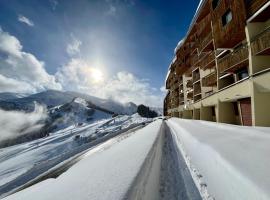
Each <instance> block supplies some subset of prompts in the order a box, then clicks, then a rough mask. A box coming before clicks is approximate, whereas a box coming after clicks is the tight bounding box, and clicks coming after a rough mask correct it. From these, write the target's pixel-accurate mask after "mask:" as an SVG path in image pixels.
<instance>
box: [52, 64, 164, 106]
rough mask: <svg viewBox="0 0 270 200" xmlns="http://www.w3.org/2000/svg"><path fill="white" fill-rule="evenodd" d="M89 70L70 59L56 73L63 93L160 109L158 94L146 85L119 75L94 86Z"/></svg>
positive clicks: (87, 66)
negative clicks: (82, 94)
mask: <svg viewBox="0 0 270 200" xmlns="http://www.w3.org/2000/svg"><path fill="white" fill-rule="evenodd" d="M93 69H95V68H93V67H91V65H90V64H88V63H87V62H86V61H84V60H82V59H72V60H71V61H70V62H69V63H68V64H67V65H65V66H63V67H62V68H60V69H59V70H58V72H57V73H56V79H57V81H59V82H60V83H61V84H62V85H63V86H64V89H65V90H74V91H80V92H84V93H88V94H90V95H94V96H97V97H100V98H106V99H107V98H110V99H113V100H115V101H119V102H122V103H126V102H134V103H136V104H146V105H150V106H161V105H162V99H163V97H162V95H160V94H157V92H156V89H155V88H152V87H151V86H150V84H149V81H147V80H144V79H139V78H137V77H136V76H134V75H133V74H132V73H129V72H124V71H123V72H118V73H117V74H115V75H114V76H113V77H111V78H108V79H107V80H104V79H103V80H101V81H100V82H95V80H94V79H93V77H92V76H93V73H94V70H93Z"/></svg>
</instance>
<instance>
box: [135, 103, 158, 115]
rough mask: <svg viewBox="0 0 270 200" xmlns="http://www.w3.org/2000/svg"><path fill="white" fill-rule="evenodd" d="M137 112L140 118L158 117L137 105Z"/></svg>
mask: <svg viewBox="0 0 270 200" xmlns="http://www.w3.org/2000/svg"><path fill="white" fill-rule="evenodd" d="M137 112H138V113H139V115H140V116H141V117H146V118H155V117H157V116H158V114H157V113H156V112H155V111H153V110H150V108H149V107H147V106H145V105H139V106H138V108H137Z"/></svg>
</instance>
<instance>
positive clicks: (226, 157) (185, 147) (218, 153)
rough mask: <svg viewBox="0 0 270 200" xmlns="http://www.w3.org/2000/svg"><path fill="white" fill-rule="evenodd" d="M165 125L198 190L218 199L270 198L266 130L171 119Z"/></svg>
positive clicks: (269, 135) (268, 132) (269, 134)
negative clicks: (191, 170) (193, 171)
mask: <svg viewBox="0 0 270 200" xmlns="http://www.w3.org/2000/svg"><path fill="white" fill-rule="evenodd" d="M168 125H169V127H170V129H171V131H172V134H173V136H174V138H175V142H176V143H177V144H178V147H179V148H182V152H185V154H186V155H185V156H186V159H187V161H188V162H190V165H192V166H193V167H195V168H196V169H197V172H196V173H197V175H198V177H199V178H200V179H201V180H200V186H201V188H200V189H203V187H207V190H208V192H209V194H211V196H213V197H214V198H215V199H219V200H231V199H237V200H248V199H250V200H254V199H261V200H264V199H265V200H266V199H270V190H269V188H270V179H269V169H270V159H269V152H270V145H269V144H270V129H269V128H252V127H240V126H234V125H225V124H217V123H211V122H203V121H193V120H181V119H176V118H172V119H170V120H168Z"/></svg>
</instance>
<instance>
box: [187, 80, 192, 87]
mask: <svg viewBox="0 0 270 200" xmlns="http://www.w3.org/2000/svg"><path fill="white" fill-rule="evenodd" d="M192 86H193V84H192V80H188V81H187V87H188V88H192Z"/></svg>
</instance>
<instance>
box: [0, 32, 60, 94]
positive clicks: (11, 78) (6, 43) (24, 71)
mask: <svg viewBox="0 0 270 200" xmlns="http://www.w3.org/2000/svg"><path fill="white" fill-rule="evenodd" d="M22 49H23V47H22V45H21V44H20V42H19V40H18V39H17V38H16V37H14V36H11V35H10V34H9V33H7V32H4V31H3V30H2V29H1V28H0V56H2V57H1V59H0V74H1V76H0V82H1V83H2V84H4V85H5V87H4V86H2V87H0V92H4V91H7V89H8V88H9V89H10V91H9V92H18V91H19V90H20V88H21V89H22V91H23V92H25V91H27V92H29V91H32V92H37V91H42V90H45V89H61V88H62V87H61V85H60V84H59V83H57V82H56V81H55V77H54V76H53V75H49V74H48V73H47V72H46V70H45V68H44V62H42V61H39V60H38V59H37V58H36V57H35V56H34V55H32V54H30V53H27V52H24V51H23V50H22ZM23 86H24V87H25V89H23Z"/></svg>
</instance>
